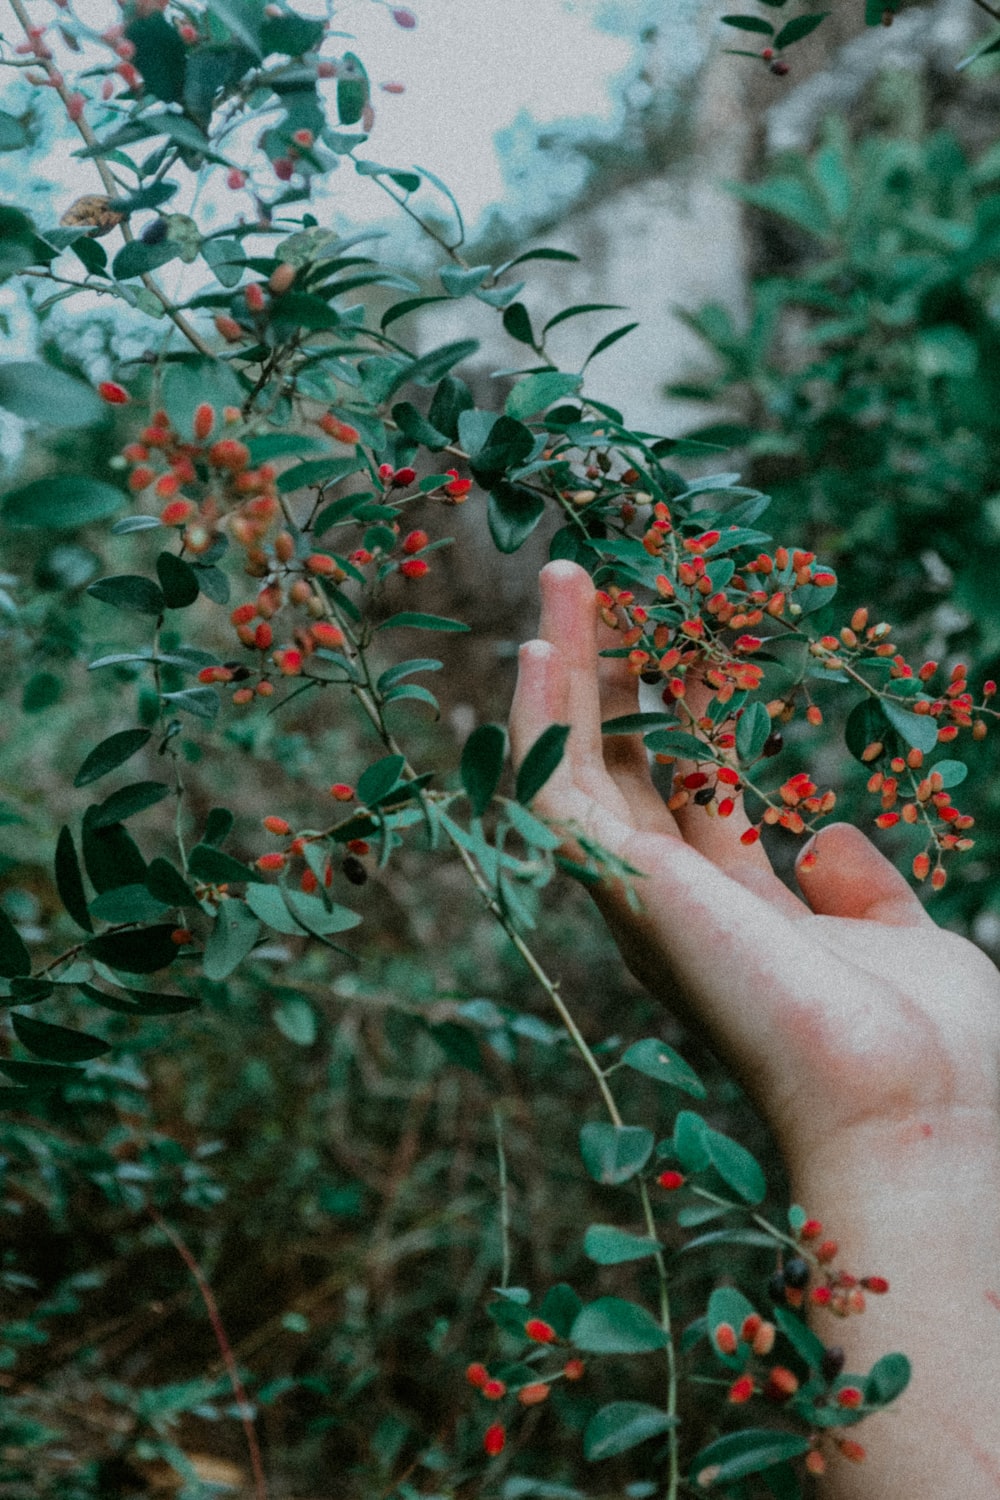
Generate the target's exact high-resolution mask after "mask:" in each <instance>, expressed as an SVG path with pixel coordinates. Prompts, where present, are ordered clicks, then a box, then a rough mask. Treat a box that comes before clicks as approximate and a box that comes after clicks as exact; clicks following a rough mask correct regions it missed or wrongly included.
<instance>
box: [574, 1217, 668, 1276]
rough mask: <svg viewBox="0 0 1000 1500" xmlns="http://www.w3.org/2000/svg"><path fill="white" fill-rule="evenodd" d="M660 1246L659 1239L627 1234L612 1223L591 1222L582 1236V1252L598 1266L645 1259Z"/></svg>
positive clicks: (653, 1253) (616, 1264)
mask: <svg viewBox="0 0 1000 1500" xmlns="http://www.w3.org/2000/svg"><path fill="white" fill-rule="evenodd" d="M659 1248H660V1242H659V1240H652V1239H650V1238H649V1237H648V1236H647V1235H639V1234H628V1233H626V1231H625V1230H624V1229H617V1228H616V1227H615V1226H614V1225H613V1224H591V1225H589V1226H588V1228H587V1231H586V1233H585V1234H584V1236H583V1253H584V1255H586V1256H587V1257H588V1258H589V1259H590V1260H592V1261H595V1262H596V1264H597V1265H599V1266H618V1265H622V1264H623V1263H624V1262H625V1261H630V1260H645V1259H646V1257H647V1256H649V1255H655V1254H656V1252H657V1250H659Z"/></svg>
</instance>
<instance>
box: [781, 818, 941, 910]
mask: <svg viewBox="0 0 1000 1500" xmlns="http://www.w3.org/2000/svg"><path fill="white" fill-rule="evenodd" d="M795 878H796V880H797V881H798V883H799V887H800V888H801V891H802V894H803V895H804V896H805V898H806V900H807V901H808V903H809V905H810V906H811V907H812V910H813V911H814V912H815V913H816V915H817V916H821V917H855V918H859V919H863V920H865V921H869V922H883V923H885V924H886V925H887V926H890V927H916V926H922V925H923V924H925V923H928V922H930V921H931V918H930V917H929V916H928V915H927V913H926V912H925V911H924V908H923V907H922V906H921V904H920V901H919V898H918V897H917V895H916V893H915V892H914V891H913V890H911V888H910V886H909V885H908V884H907V882H906V878H905V876H903V875H901V874H900V872H899V871H898V870H897V869H896V867H895V865H893V864H891V863H890V862H889V860H887V859H886V857H885V855H884V854H880V853H879V851H878V849H876V847H875V845H874V844H873V843H872V841H871V839H869V838H867V837H866V836H865V835H864V834H863V833H862V832H861V830H860V829H859V828H855V827H854V826H853V825H852V824H850V823H831V824H829V825H828V827H826V828H823V829H821V830H820V832H819V833H817V834H816V836H815V837H814V838H812V839H810V841H809V843H808V844H807V845H806V847H805V848H804V849H803V850H802V852H801V854H800V855H799V857H798V859H797V860H796V864H795Z"/></svg>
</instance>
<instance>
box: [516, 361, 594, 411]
mask: <svg viewBox="0 0 1000 1500" xmlns="http://www.w3.org/2000/svg"><path fill="white" fill-rule="evenodd" d="M582 384H583V376H582V375H564V374H562V372H561V371H559V370H543V371H541V372H540V373H539V374H537V375H526V376H525V377H524V379H523V380H519V381H518V382H517V384H516V385H515V386H514V388H513V390H512V391H511V393H510V395H509V396H508V397H507V400H506V402H505V404H504V411H505V412H506V414H507V416H508V417H513V418H514V419H515V420H516V421H519V422H523V421H525V420H526V419H527V418H528V417H533V416H534V415H535V413H536V412H540V411H545V410H546V409H547V408H548V407H550V406H551V405H552V403H553V402H554V401H558V400H559V399H560V398H561V397H563V396H570V395H573V393H574V392H576V391H578V390H579V389H580V387H581V385H582Z"/></svg>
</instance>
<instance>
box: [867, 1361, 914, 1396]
mask: <svg viewBox="0 0 1000 1500" xmlns="http://www.w3.org/2000/svg"><path fill="white" fill-rule="evenodd" d="M910 1373H911V1370H910V1361H909V1360H908V1359H907V1357H906V1355H905V1354H883V1356H882V1358H881V1359H879V1360H876V1362H875V1364H873V1365H872V1367H871V1369H870V1370H869V1372H868V1378H867V1380H866V1381H865V1400H866V1401H867V1402H870V1403H871V1405H873V1406H886V1405H888V1403H889V1402H890V1401H895V1399H896V1397H897V1396H901V1395H902V1394H903V1392H904V1391H905V1390H906V1387H907V1386H908V1385H909V1383H910Z"/></svg>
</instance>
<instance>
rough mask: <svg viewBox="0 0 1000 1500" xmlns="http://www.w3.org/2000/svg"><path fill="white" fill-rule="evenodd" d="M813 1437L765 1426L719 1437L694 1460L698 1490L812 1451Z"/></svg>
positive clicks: (692, 1467)
mask: <svg viewBox="0 0 1000 1500" xmlns="http://www.w3.org/2000/svg"><path fill="white" fill-rule="evenodd" d="M810 1446H811V1443H810V1439H809V1438H807V1437H801V1436H799V1434H798V1433H795V1432H775V1431H773V1430H772V1429H769V1428H764V1427H751V1428H746V1429H744V1431H742V1432H730V1433H727V1434H726V1436H725V1437H721V1438H716V1440H715V1442H714V1443H709V1445H708V1447H707V1448H702V1450H701V1452H700V1453H697V1454H696V1455H695V1457H694V1459H693V1460H692V1462H691V1470H690V1473H691V1483H692V1485H693V1486H694V1488H695V1489H696V1490H706V1489H714V1488H715V1487H716V1486H717V1485H722V1484H732V1483H733V1481H734V1480H737V1479H744V1478H745V1477H746V1476H747V1475H748V1474H759V1473H761V1472H762V1471H763V1470H764V1469H770V1468H772V1467H773V1466H774V1465H775V1464H780V1463H782V1462H784V1461H785V1460H786V1459H790V1458H798V1457H800V1455H801V1454H803V1453H808V1451H809V1448H810Z"/></svg>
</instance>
